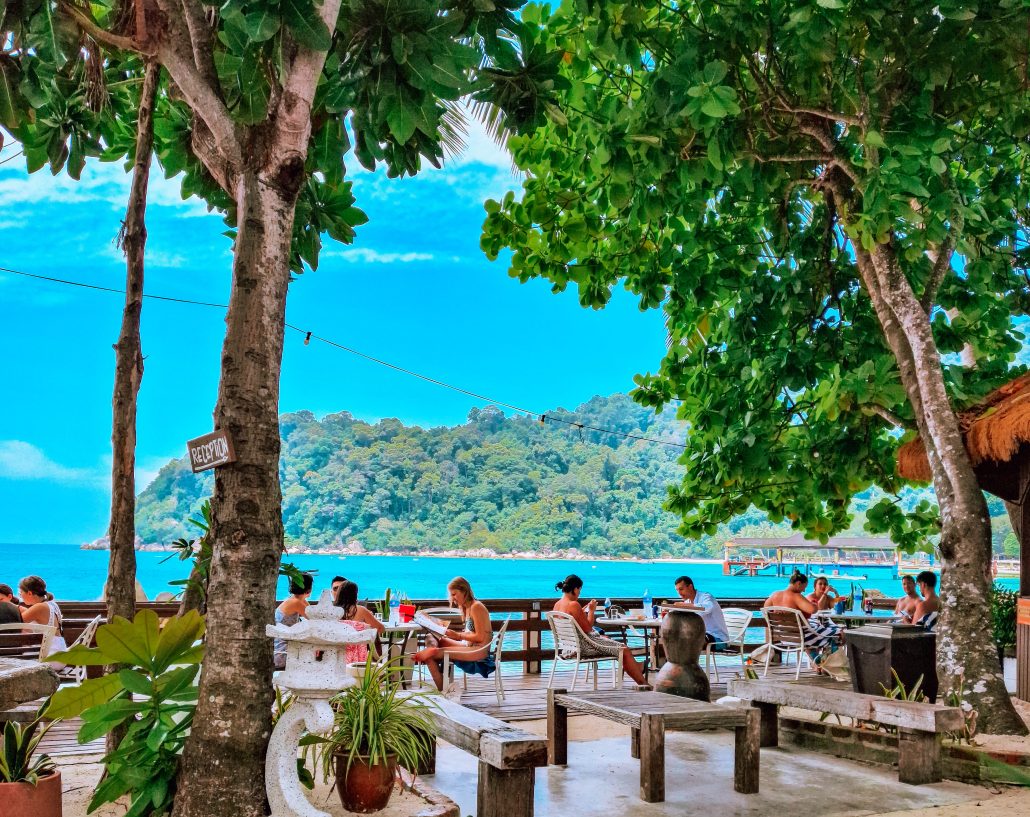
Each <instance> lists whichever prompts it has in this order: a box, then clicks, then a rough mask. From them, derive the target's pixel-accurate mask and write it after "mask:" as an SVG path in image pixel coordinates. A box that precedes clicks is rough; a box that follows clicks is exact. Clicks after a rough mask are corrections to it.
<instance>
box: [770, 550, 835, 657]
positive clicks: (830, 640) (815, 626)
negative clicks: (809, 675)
mask: <svg viewBox="0 0 1030 817" xmlns="http://www.w3.org/2000/svg"><path fill="white" fill-rule="evenodd" d="M806 587H808V576H806V575H805V574H804V573H802V572H800V571H798V570H795V571H794V573H793V574H792V575H791V577H790V582H789V583H788V584H787V588H786V589H785V590H777V591H776V592H775V593H773V594H772V595H771V596H769V598H767V599H766V600H765V604H763V605H762V606H763V607H790V608H793V609H794V610H797V611H799V612H800V613H801V615H802V616H803V617H804V619H805V632H804V637H805V649H806V650H807V651H808V656H809V658H811V659H812V661H813V662H814V663H816V664H818V662H819V660H820V657H821V655H822V653H823V651H824V650H827V649H828V650H829V652H831V653H833V652H836V651H837V648H838V647H839V645H840V643H841V639H842V638H843V637H844V636H843V633H844V628H843V627H840V626H839V625H837V624H834V623H833V622H832V621H831V620H830V618H829V616H828V614H826V613H827V611H825V610H824V611H820V610H819V609H818V607H817V606H816V604H815V603H813V602H812V601H809V599H808V598H807V597H806V596H805V588H806Z"/></svg>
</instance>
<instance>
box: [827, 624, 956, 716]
mask: <svg viewBox="0 0 1030 817" xmlns="http://www.w3.org/2000/svg"><path fill="white" fill-rule="evenodd" d="M844 639H845V641H846V642H847V645H848V665H849V666H850V668H851V686H852V688H853V689H854V690H855V692H864V693H865V694H867V695H883V694H884V688H886V689H888V690H891V689H894V687H895V686H896V685H897V681H895V680H894V676H893V675H892V674H891V670H892V669H893V670H894V672H896V673H897V675H898V680H900V681H901V683H902V684H904V686H905V689H906V690H907V691H911V690H912V688H913V687H914V686H915V684H916V681H918V680H919V678H920V677H922V679H923V682H922V684H921V685H920V689H922V691H923V692H924V693H925V694H926V697H927V698H929V699H930V702H931V703H936V701H937V636H935V635H934V634H933V633H932V632H930V631H929V630H927V629H925V628H924V627H919V626H916V625H913V624H889V623H884V624H867V625H866V626H865V627H858V628H856V629H854V630H847V631H846V632H845V633H844Z"/></svg>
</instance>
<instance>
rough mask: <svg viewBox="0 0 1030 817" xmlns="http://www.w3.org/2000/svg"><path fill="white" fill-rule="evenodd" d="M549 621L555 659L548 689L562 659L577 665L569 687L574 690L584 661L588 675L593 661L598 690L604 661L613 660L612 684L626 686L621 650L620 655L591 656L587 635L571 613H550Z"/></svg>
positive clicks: (595, 684)
mask: <svg viewBox="0 0 1030 817" xmlns="http://www.w3.org/2000/svg"><path fill="white" fill-rule="evenodd" d="M547 622H548V624H550V625H551V632H552V633H553V634H554V662H553V663H552V664H551V674H550V676H549V677H548V679H547V688H548V689H550V688H551V685H552V684H553V683H554V671H555V669H556V668H557V666H558V662H560V661H565V662H569V663H574V664H575V668H574V669H573V671H572V687H571V688H570V689H569V691H570V692H575V691H576V682H577V681H578V680H579V667H580V665H581V664H585V665H586V667H587V675H588V676H589V675H590V665H591V664H593V666H594V689H597V668H598V665H599V664H601V663H602V662H603V661H611V662H613V663H612V687H613V688H614V689H618V688H619V687H621V686H622V671H623V668H622V652H621V650H620V652H619V655H597V654H594V655H591V654H590V651H591V646H590V644H589V641H588V639H587V636H586V634H585V633H584V632H583V630H582V629H581V628H580V626H579V624H577V623H576V619H574V618H573V617H572V616H570V615H569V614H568V613H556V612H551V613H548V614H547ZM622 649H625V648H622ZM584 653H585V654H584Z"/></svg>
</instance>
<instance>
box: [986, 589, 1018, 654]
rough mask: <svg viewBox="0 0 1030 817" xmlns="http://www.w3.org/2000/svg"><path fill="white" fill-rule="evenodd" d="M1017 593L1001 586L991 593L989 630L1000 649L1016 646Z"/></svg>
mask: <svg viewBox="0 0 1030 817" xmlns="http://www.w3.org/2000/svg"><path fill="white" fill-rule="evenodd" d="M1018 600H1019V593H1017V592H1016V591H1015V590H1008V589H1006V588H1004V587H1002V586H1001V585H997V584H996V585H995V586H994V592H993V593H991V628H992V630H993V632H994V641H995V643H996V644H997V645H998V647H1000V648H1001V649H1007V648H1009V647H1015V646H1016V603H1017V602H1018Z"/></svg>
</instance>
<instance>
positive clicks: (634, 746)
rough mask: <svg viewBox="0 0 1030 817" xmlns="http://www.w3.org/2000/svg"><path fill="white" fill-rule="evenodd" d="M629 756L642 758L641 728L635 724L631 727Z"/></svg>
mask: <svg viewBox="0 0 1030 817" xmlns="http://www.w3.org/2000/svg"><path fill="white" fill-rule="evenodd" d="M629 756H630V757H632V758H636V759H637V760H640V730H639V729H637V727H635V726H631V727H630V728H629Z"/></svg>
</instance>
